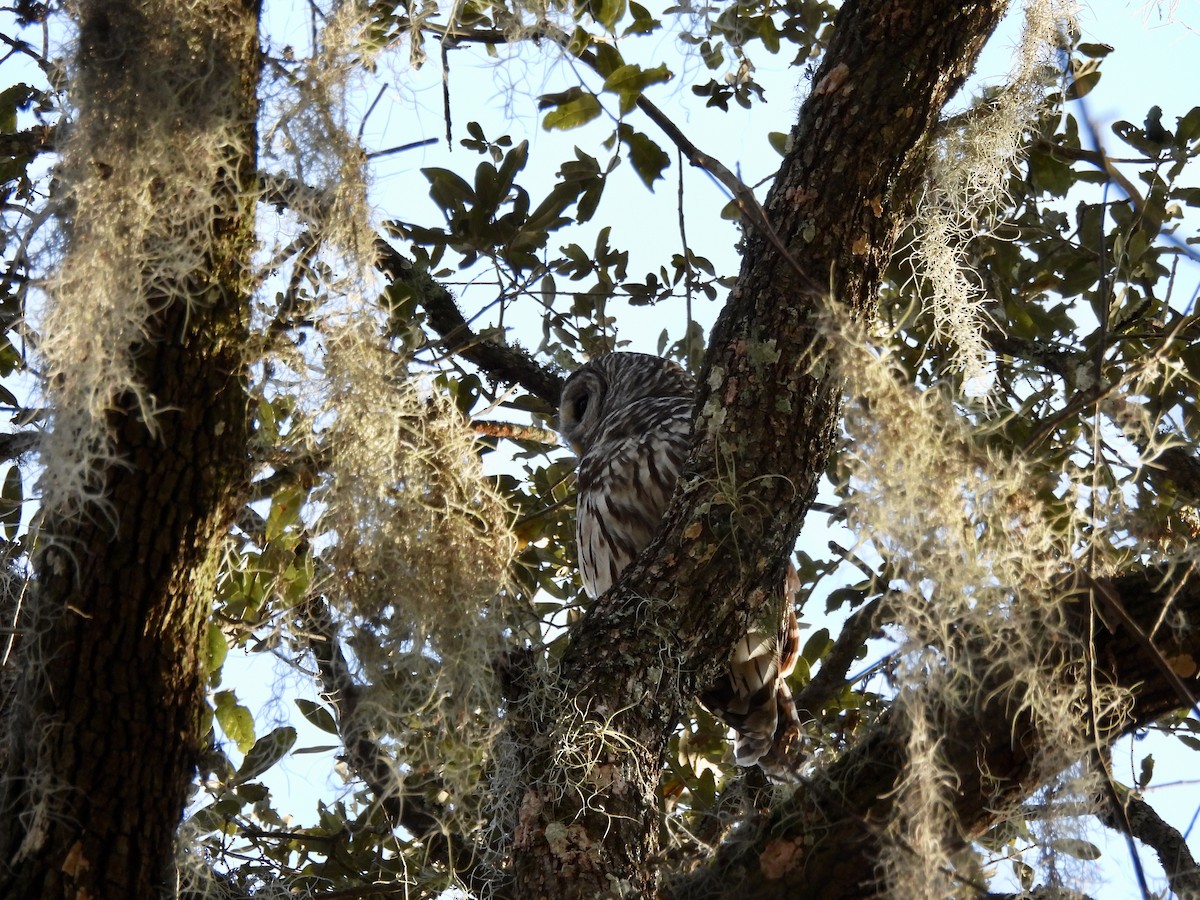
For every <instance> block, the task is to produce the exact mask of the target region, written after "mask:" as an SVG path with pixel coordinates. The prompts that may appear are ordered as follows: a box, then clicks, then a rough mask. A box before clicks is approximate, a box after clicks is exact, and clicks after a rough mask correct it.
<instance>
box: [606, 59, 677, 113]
mask: <svg viewBox="0 0 1200 900" xmlns="http://www.w3.org/2000/svg"><path fill="white" fill-rule="evenodd" d="M672 77H673V76H672V74H671V70H670V69H668V68H667V67H666V66H665V65H659V66H655V67H654V68H653V69H643V68H642V67H641V66H639V65H636V64H634V63H628V64H626V65H623V66H621V67H620V68H618V69H616V70H614V71H613V72H612V73H611V74H610V75H609V76H608V77H607V78H605V79H604V89H605V90H606V91H612V92H613V93H614V94H616V95H617V96H618V97H619V98H620V110H621V115H623V116H624V115H627V114H628V113H629V112H631V111H632V110H633V108H634V106H636V105H637V101H638V97H640V96H641V95H642V92H643V91H645V89H646V88H647V87H649V86H650V85H652V84H661V83H663V82H665V81H670V80H671V78H672Z"/></svg>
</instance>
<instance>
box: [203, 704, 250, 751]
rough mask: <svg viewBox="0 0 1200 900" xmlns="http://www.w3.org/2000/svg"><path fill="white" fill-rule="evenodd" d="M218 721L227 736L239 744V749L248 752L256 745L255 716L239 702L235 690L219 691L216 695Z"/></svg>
mask: <svg viewBox="0 0 1200 900" xmlns="http://www.w3.org/2000/svg"><path fill="white" fill-rule="evenodd" d="M213 699H214V700H215V701H216V709H215V711H216V716H217V723H218V724H219V725H220V726H221V730H222V731H223V732H225V736H226V737H227V738H229V739H230V740H231V741H233V742H234V743H235V744H237V748H238V750H240V751H241V752H242V753H247V752H249V750H250V749H251V748H252V747H253V746H254V716H252V715H250V710H248V709H246V707H244V706H242V705H241V704H240V703H238V702H237V695H236V694H234V692H233V691H219V692H218V693H217V695H216V697H214V698H213Z"/></svg>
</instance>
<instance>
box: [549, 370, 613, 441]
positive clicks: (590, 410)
mask: <svg viewBox="0 0 1200 900" xmlns="http://www.w3.org/2000/svg"><path fill="white" fill-rule="evenodd" d="M604 387H605V385H604V379H603V378H601V377H600V375H599V374H598V373H597V372H595V371H591V370H589V371H581V372H579V373H577V374H576V375H574V376H572V377H571V378H569V379H567V383H566V385H565V386H564V387H563V393H562V400H561V401H560V402H559V406H558V431H559V434H561V435H562V436H563V438H564V439H566V441H567V443H568V444H570V446H571V449H572V450H573V451H574V452H575V455H576V456H583V451H584V449H585V445H586V444H587V436H588V434H589V433H590V432H591V431H592V429H593V428H594V427H595V423H596V422H597V420H598V419H599V417H600V407H601V405H602V403H601V401H602V399H603V396H604Z"/></svg>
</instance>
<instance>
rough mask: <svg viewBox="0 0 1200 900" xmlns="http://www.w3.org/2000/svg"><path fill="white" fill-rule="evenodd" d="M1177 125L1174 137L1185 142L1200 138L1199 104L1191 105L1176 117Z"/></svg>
mask: <svg viewBox="0 0 1200 900" xmlns="http://www.w3.org/2000/svg"><path fill="white" fill-rule="evenodd" d="M1178 122H1179V127H1177V128H1176V129H1175V137H1176V138H1177V139H1179V140H1180V141H1183V142H1185V143H1190V142H1191V141H1194V140H1196V139H1197V138H1200V106H1193V107H1192V108H1191V109H1190V110H1188V111H1187V113H1185V114H1184V115H1183V116H1181V117H1180V118H1179V119H1178Z"/></svg>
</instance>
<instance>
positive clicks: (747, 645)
mask: <svg viewBox="0 0 1200 900" xmlns="http://www.w3.org/2000/svg"><path fill="white" fill-rule="evenodd" d="M792 622H793V624H794V622H795V620H794V619H792ZM779 646H780V645H779V641H778V638H777V637H776V636H775V635H771V636H766V635H763V634H761V633H759V632H750V633H748V634H747V635H746V636H745V637H743V638H742V639H741V641H739V642H738V645H737V646H736V647H735V649H734V654H733V658H732V659H731V660H730V663H729V668H728V670H727V671H726V672H725V673H724V674H723V675H722V676H721V677H720V678H718V679H717V681H716V683H714V684H713V685H712V686H711V687H709V689H708V690H706V691H705V692H704V693H702V694H701V695H700V697H699V700H700V702H701V703H703V704H704V705H705V706H706V707H707V708H708V709H709V710H710V711H711V712H712V713H713V714H714V715H716V716H717V717H718V718H720V719H721V720H722V721H723V722H725V724H726V725H728V726H730V727H731V728H732V729H733V730H734V732H735V737H734V744H733V756H734V760H735V761H736V762H737V764H738V765H739V766H744V767H747V768H748V767H750V766H753V765H755V764H760V765H762V766H763V768H764V769H766V768H767V762H768V758H769V759H770V761H772V762H773V763H774V764H775V765H780V764H783V763H784V762H785V761H786V760H787V759H788V758H789V756H790V755H791V753H790V752H789V751H790V750H791V748H792V745H794V744H796V743H797V742H798V738H799V736H800V733H801V729H800V716H799V715H798V714H797V712H796V704H795V703H794V702H793V701H792V692H791V689H790V688H789V687H788V685H787V681H786V680H785V678H786V676H787V674H789V673H790V672H791V670H792V668H793V666H794V665H795V659H794V658H785V659H783V660H781V659H780V657H779V655H778V648H779ZM781 662H782V663H783V666H782V667H781V665H780V663H781Z"/></svg>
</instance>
